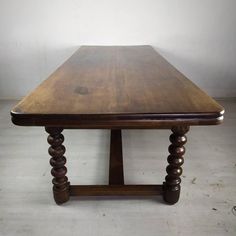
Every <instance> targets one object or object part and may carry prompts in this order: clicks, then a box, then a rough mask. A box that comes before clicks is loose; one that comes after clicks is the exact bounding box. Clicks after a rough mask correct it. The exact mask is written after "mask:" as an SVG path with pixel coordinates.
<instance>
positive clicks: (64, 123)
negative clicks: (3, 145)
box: [11, 110, 224, 129]
mask: <svg viewBox="0 0 236 236" xmlns="http://www.w3.org/2000/svg"><path fill="white" fill-rule="evenodd" d="M223 114H224V110H222V111H220V112H209V113H205V112H204V113H180V114H177V113H170V114H23V113H17V112H15V111H11V117H12V122H13V123H14V124H15V125H19V126H55V127H58V126H60V127H78V128H86V129H87V128H109V129H110V128H112V127H113V126H114V127H117V126H119V127H124V128H133V127H136V128H142V127H143V128H146V127H150V128H152V127H153V128H155V127H162V126H163V127H164V126H166V125H167V126H168V127H169V126H170V127H172V126H175V125H180V124H181V125H218V124H220V123H222V121H223V118H224V117H223Z"/></svg>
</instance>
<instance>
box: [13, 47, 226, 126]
mask: <svg viewBox="0 0 236 236" xmlns="http://www.w3.org/2000/svg"><path fill="white" fill-rule="evenodd" d="M11 114H12V121H13V123H15V124H17V125H35V126H63V127H75V128H112V127H116V128H155V127H158V128H160V127H166V128H167V127H172V126H173V125H176V124H179V122H180V123H181V125H208V124H209V125H210V124H218V123H220V122H221V120H222V118H223V116H222V114H223V108H222V107H221V106H220V105H219V104H218V103H216V102H215V101H214V100H213V99H212V98H211V97H209V96H208V95H207V94H206V93H204V92H203V91H202V90H201V89H199V88H198V87H197V86H196V85H194V84H193V83H192V82H191V81H190V80H188V79H187V78H186V77H185V76H184V75H183V74H181V73H180V72H179V71H178V70H176V69H175V68H174V67H173V66H172V65H170V64H169V63H168V62H167V61H166V60H165V59H164V58H163V57H162V56H161V55H160V54H158V53H157V52H156V51H155V50H154V49H153V48H152V47H150V46H83V47H81V48H80V49H79V50H78V51H77V52H76V53H75V54H74V55H73V56H72V57H71V58H70V59H68V60H67V61H66V62H65V63H64V64H63V65H62V66H61V67H60V68H58V69H57V70H56V71H55V73H53V74H52V75H51V76H50V77H49V79H47V80H45V81H44V82H43V83H42V84H41V85H40V86H39V87H38V88H36V89H35V90H34V91H33V92H32V93H31V94H30V95H28V96H27V97H25V98H24V99H23V100H22V101H21V102H20V103H19V104H18V105H17V106H16V107H15V108H14V109H13V110H12V112H11Z"/></svg>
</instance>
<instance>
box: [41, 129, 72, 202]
mask: <svg viewBox="0 0 236 236" xmlns="http://www.w3.org/2000/svg"><path fill="white" fill-rule="evenodd" d="M45 130H46V132H47V133H49V136H48V139H47V140H48V143H49V144H50V145H51V146H50V147H49V149H48V153H49V154H50V156H52V158H51V159H50V164H51V166H52V170H51V174H52V176H53V177H54V178H53V180H52V183H53V195H54V199H55V202H56V203H57V204H62V203H64V202H67V201H68V200H69V182H68V178H67V177H66V173H67V169H66V167H65V163H66V158H65V156H64V153H65V151H66V149H65V147H64V146H63V145H62V143H63V141H64V136H63V135H62V134H61V132H62V130H63V129H62V128H54V127H46V128H45Z"/></svg>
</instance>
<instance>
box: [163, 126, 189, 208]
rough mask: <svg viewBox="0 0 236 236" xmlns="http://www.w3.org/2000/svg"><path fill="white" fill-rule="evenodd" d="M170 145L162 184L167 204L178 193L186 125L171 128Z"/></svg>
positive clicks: (185, 140)
mask: <svg viewBox="0 0 236 236" xmlns="http://www.w3.org/2000/svg"><path fill="white" fill-rule="evenodd" d="M171 131H172V132H173V133H172V134H171V135H170V142H171V145H170V146H169V153H170V155H169V156H168V158H167V161H168V163H169V165H168V166H167V168H166V172H167V176H166V178H165V180H166V181H165V182H164V185H163V190H164V193H163V198H164V200H165V201H166V202H167V203H169V204H175V203H176V202H178V200H179V195H180V183H181V179H180V175H181V174H182V168H181V165H182V164H183V163H184V159H183V155H184V153H185V148H184V146H183V145H184V144H185V143H186V142H187V138H186V136H185V134H186V133H187V132H188V131H189V127H188V126H177V127H173V128H172V129H171Z"/></svg>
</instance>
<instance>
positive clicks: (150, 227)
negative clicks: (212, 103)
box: [0, 101, 236, 236]
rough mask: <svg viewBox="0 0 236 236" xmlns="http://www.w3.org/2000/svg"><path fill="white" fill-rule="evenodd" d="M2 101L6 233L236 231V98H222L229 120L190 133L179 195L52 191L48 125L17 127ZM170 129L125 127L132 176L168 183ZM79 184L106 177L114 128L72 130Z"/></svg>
mask: <svg viewBox="0 0 236 236" xmlns="http://www.w3.org/2000/svg"><path fill="white" fill-rule="evenodd" d="M14 104H16V101H1V102H0V175H1V177H0V235H4V236H5V235H6V236H7V235H10V236H12V235H19V236H21V235H24V236H26V235H30V236H34V235H50V236H53V235H56V236H60V235H66V236H67V235H80V236H84V235H86V236H126V235H127V236H128V235H129V236H130V235H135V236H154V235H155V236H156V235H160V236H165V235H168V236H169V235H173V236H175V235H181V236H184V235H186V236H187V235H188V236H189V235H191V236H195V235H201V236H204V235H207V236H210V235H212V236H213V235H214V236H217V235H219V236H222V235H234V236H235V235H236V212H234V211H233V210H232V208H233V207H234V206H235V205H236V155H235V154H236V101H222V102H221V104H222V105H223V106H224V107H225V109H226V114H225V122H224V124H223V125H220V126H211V127H210V126H208V127H192V128H191V130H190V132H189V134H188V143H187V145H186V149H187V152H186V155H185V164H184V173H183V178H182V180H183V181H182V193H181V199H180V201H179V203H177V204H176V205H174V206H169V205H165V204H164V203H163V202H162V200H161V198H160V197H156V198H155V197H153V198H148V197H146V198H145V197H143V198H132V197H126V198H118V197H113V198H108V197H106V198H103V197H100V198H98V197H93V198H92V197H90V198H80V199H79V200H78V199H71V200H70V201H69V202H68V203H66V204H64V205H62V206H57V205H56V204H55V203H54V201H53V198H52V192H51V187H52V185H51V179H52V177H51V175H50V166H49V163H48V160H49V156H48V154H47V148H48V144H47V142H46V136H47V135H46V133H45V132H44V129H43V128H42V127H39V128H36V127H17V126H14V125H13V124H11V121H10V115H9V112H10V110H11V108H12V106H13V105H14ZM169 134H170V131H168V130H129V131H128V130H124V131H123V145H124V164H125V180H126V183H140V184H142V183H143V184H144V183H150V184H152V183H153V184H155V183H158V184H161V183H162V182H163V180H164V177H165V167H166V165H167V162H166V157H167V155H168V151H167V147H168V145H169V140H168V137H169ZM64 135H65V146H66V148H67V152H66V157H67V160H68V163H67V167H68V177H69V179H70V182H71V183H72V184H106V183H107V178H108V155H109V132H108V131H106V130H105V131H102V130H65V131H64Z"/></svg>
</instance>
